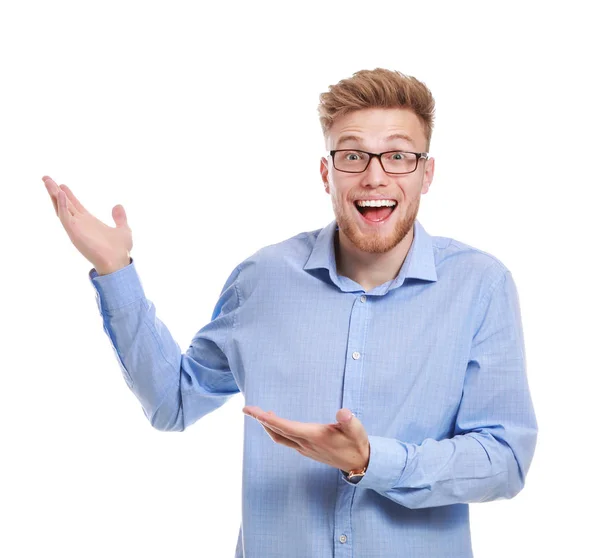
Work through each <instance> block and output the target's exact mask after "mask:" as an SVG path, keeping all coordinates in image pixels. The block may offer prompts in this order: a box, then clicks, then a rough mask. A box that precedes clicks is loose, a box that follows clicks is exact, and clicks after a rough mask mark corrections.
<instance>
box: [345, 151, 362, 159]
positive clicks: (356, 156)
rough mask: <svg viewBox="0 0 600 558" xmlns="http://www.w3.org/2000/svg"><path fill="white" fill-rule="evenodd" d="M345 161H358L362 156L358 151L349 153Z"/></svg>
mask: <svg viewBox="0 0 600 558" xmlns="http://www.w3.org/2000/svg"><path fill="white" fill-rule="evenodd" d="M345 159H346V160H348V161H358V160H359V159H360V154H359V153H357V152H356V151H347V152H346V155H345Z"/></svg>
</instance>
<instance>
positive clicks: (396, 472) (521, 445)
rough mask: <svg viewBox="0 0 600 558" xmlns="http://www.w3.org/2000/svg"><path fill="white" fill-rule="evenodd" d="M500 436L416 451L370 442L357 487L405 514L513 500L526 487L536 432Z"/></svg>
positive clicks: (463, 438) (429, 444)
mask: <svg viewBox="0 0 600 558" xmlns="http://www.w3.org/2000/svg"><path fill="white" fill-rule="evenodd" d="M504 433H505V431H504V430H503V429H501V428H499V429H498V431H497V432H495V433H494V435H492V431H491V429H486V430H482V431H479V432H468V433H465V434H460V435H457V436H454V437H453V438H448V439H444V440H434V439H431V438H429V439H426V440H424V441H423V443H422V444H419V445H417V444H412V443H405V442H401V441H399V440H396V439H393V438H386V437H381V436H369V440H370V443H371V456H370V461H369V467H368V468H367V472H366V474H365V476H364V477H363V478H362V479H361V481H360V483H358V484H357V486H359V487H361V488H363V489H366V488H371V489H373V490H376V491H377V492H379V493H380V494H382V495H383V496H386V497H387V498H390V499H391V500H393V501H395V502H397V503H398V504H401V505H403V506H405V507H408V508H425V507H434V506H445V505H449V504H458V503H470V502H486V501H490V500H496V499H501V498H512V497H513V496H514V495H516V494H517V493H518V492H519V491H520V490H521V489H522V488H523V486H524V483H525V476H526V473H527V470H528V469H529V465H530V463H531V459H532V457H533V450H534V447H535V443H536V438H537V429H536V427H535V426H534V425H531V426H529V427H521V428H519V433H518V435H515V436H504ZM511 438H512V441H511V444H512V446H511V445H509V444H508V442H507V439H511Z"/></svg>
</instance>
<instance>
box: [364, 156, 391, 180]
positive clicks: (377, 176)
mask: <svg viewBox="0 0 600 558" xmlns="http://www.w3.org/2000/svg"><path fill="white" fill-rule="evenodd" d="M387 180H388V175H387V174H386V172H385V171H384V170H383V166H382V165H381V161H380V160H379V157H371V160H370V161H369V164H368V165H367V168H366V169H365V170H364V173H363V180H362V183H363V186H375V187H376V186H379V185H385V184H386V183H387Z"/></svg>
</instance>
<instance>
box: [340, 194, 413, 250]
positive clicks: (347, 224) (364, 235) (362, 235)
mask: <svg viewBox="0 0 600 558" xmlns="http://www.w3.org/2000/svg"><path fill="white" fill-rule="evenodd" d="M331 201H332V205H333V213H334V215H335V219H336V221H337V224H338V227H339V228H340V231H339V232H340V233H342V234H343V235H344V236H345V237H346V238H348V240H349V241H350V242H351V243H352V244H353V245H354V246H356V247H357V248H358V249H359V250H361V251H363V252H368V253H369V254H384V253H385V252H389V251H390V250H391V249H392V248H394V247H395V246H397V245H398V244H399V243H400V242H401V241H402V239H403V238H404V237H405V236H406V235H407V234H408V233H410V231H411V229H412V228H413V226H414V222H415V219H416V218H417V213H418V212H419V204H420V203H421V195H420V193H419V194H418V195H417V196H416V198H415V199H413V200H412V201H411V202H410V203H409V204H408V206H407V207H406V208H404V207H403V206H402V205H401V203H400V201H398V205H397V206H396V208H395V209H394V212H393V214H392V215H391V216H390V220H394V223H393V229H392V231H391V232H389V233H386V232H385V231H386V230H387V229H389V227H388V226H387V225H389V223H388V224H386V225H384V226H383V227H373V230H371V231H369V232H365V229H364V227H361V226H360V225H359V222H360V221H359V220H360V219H361V216H360V214H359V213H358V211H357V209H356V208H355V207H353V206H354V204H353V203H349V202H347V201H346V202H344V201H342V202H341V203H340V201H339V200H338V197H337V196H335V195H333V196H331ZM404 212H406V213H405V215H403V213H404ZM378 229H381V230H378Z"/></svg>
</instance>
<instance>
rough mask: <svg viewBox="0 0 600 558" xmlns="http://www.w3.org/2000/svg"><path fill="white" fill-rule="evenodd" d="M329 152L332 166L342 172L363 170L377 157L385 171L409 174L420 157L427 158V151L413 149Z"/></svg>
mask: <svg viewBox="0 0 600 558" xmlns="http://www.w3.org/2000/svg"><path fill="white" fill-rule="evenodd" d="M329 154H330V155H331V156H332V157H333V167H334V168H335V169H337V170H339V171H342V172H364V171H365V170H367V167H368V166H369V163H370V162H371V159H372V158H373V157H377V158H378V159H379V162H380V163H381V166H382V168H383V170H384V171H385V172H387V173H389V174H410V173H411V172H415V171H416V170H417V165H418V164H419V161H420V160H421V159H429V154H428V153H414V152H413V151H384V152H383V153H369V152H368V151H361V150H360V149H334V150H332V151H330V152H329Z"/></svg>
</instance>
